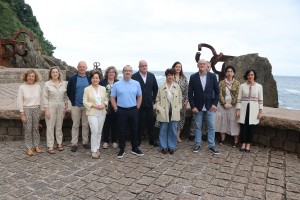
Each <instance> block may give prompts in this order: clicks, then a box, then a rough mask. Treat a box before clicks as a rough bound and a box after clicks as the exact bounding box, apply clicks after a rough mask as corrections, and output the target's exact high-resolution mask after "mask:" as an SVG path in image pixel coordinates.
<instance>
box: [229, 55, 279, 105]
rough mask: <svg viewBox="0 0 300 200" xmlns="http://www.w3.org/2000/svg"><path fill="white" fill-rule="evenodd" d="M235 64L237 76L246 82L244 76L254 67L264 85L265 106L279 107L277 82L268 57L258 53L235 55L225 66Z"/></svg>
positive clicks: (258, 79)
mask: <svg viewBox="0 0 300 200" xmlns="http://www.w3.org/2000/svg"><path fill="white" fill-rule="evenodd" d="M227 65H233V66H234V67H235V68H236V71H237V72H236V74H235V78H236V79H238V80H239V81H240V82H241V83H243V82H245V80H244V78H243V76H244V73H245V72H246V71H247V70H248V69H254V70H255V71H256V73H257V80H256V82H258V83H259V84H261V85H262V86H263V93H264V106H267V107H273V108H278V91H277V84H276V81H275V79H274V77H273V75H272V65H271V63H270V62H269V60H268V58H264V57H260V56H258V54H257V53H255V54H247V55H242V56H237V57H234V58H233V59H232V60H228V61H226V63H225V66H227Z"/></svg>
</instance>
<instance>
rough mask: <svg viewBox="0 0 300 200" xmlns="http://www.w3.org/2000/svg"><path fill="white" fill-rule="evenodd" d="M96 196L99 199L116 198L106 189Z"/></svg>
mask: <svg viewBox="0 0 300 200" xmlns="http://www.w3.org/2000/svg"><path fill="white" fill-rule="evenodd" d="M94 196H95V197H97V198H99V199H111V198H112V197H113V196H114V193H113V192H111V191H108V190H106V189H102V190H100V191H99V192H96V193H95V194H94Z"/></svg>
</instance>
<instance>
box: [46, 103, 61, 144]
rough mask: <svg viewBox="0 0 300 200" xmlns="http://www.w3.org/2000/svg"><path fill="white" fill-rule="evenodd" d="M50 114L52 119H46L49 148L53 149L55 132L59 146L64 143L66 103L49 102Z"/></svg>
mask: <svg viewBox="0 0 300 200" xmlns="http://www.w3.org/2000/svg"><path fill="white" fill-rule="evenodd" d="M48 109H49V113H50V119H47V118H45V119H46V125H47V133H46V137H47V147H53V145H54V131H55V137H56V142H57V144H61V143H62V139H63V132H62V125H63V121H64V116H65V114H64V109H65V103H64V102H51V101H49V108H48Z"/></svg>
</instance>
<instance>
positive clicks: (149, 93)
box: [131, 71, 158, 108]
mask: <svg viewBox="0 0 300 200" xmlns="http://www.w3.org/2000/svg"><path fill="white" fill-rule="evenodd" d="M131 78H132V79H133V80H136V81H138V82H139V83H140V85H141V89H142V105H141V107H142V108H143V107H151V106H153V104H154V103H155V99H156V95H157V91H158V85H157V82H156V78H155V76H154V74H152V73H151V72H147V78H146V83H144V80H143V78H142V77H141V75H140V72H139V71H138V72H136V73H134V74H133V75H132V77H131Z"/></svg>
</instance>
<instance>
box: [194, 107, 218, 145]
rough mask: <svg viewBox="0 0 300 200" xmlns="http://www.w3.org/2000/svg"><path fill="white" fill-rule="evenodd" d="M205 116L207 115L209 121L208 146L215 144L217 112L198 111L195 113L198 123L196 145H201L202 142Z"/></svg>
mask: <svg viewBox="0 0 300 200" xmlns="http://www.w3.org/2000/svg"><path fill="white" fill-rule="evenodd" d="M203 116H205V117H206V123H207V131H208V134H207V142H208V147H209V148H210V147H214V146H215V113H214V112H209V111H200V112H198V113H194V119H195V123H196V129H195V143H196V145H199V146H200V145H201V142H202V120H203Z"/></svg>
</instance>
